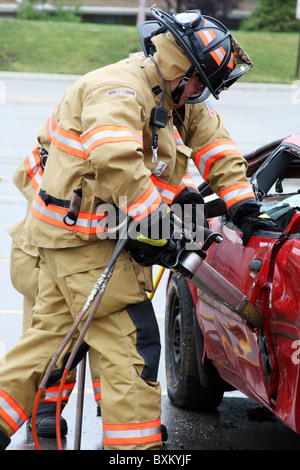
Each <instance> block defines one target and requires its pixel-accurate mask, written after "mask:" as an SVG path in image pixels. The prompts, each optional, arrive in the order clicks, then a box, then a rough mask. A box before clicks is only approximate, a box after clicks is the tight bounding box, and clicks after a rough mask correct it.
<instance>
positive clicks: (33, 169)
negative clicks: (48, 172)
mask: <svg viewBox="0 0 300 470" xmlns="http://www.w3.org/2000/svg"><path fill="white" fill-rule="evenodd" d="M24 163H25V170H26V173H27V175H28V176H29V178H30V179H31V184H32V187H33V189H34V191H35V192H37V191H38V189H39V186H40V184H41V181H42V177H43V170H42V167H41V159H40V154H39V150H38V146H37V145H36V146H35V147H34V149H33V150H32V152H31V153H30V154H29V155H27V157H25V160H24Z"/></svg>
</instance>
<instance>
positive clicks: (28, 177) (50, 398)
mask: <svg viewBox="0 0 300 470" xmlns="http://www.w3.org/2000/svg"><path fill="white" fill-rule="evenodd" d="M33 156H34V151H33V152H32V153H31V154H29V155H27V156H26V158H25V160H24V162H22V163H21V164H20V165H19V167H18V168H17V170H16V171H15V173H14V175H13V181H14V183H15V185H16V186H17V187H18V189H19V190H20V191H21V193H22V194H23V195H24V196H25V198H26V199H27V201H28V204H30V203H31V202H32V200H33V198H34V196H35V193H36V191H37V188H38V187H39V184H40V181H41V180H40V178H39V177H40V176H41V175H42V173H43V168H44V165H45V163H46V159H44V160H42V159H40V158H39V159H37V160H36V167H35V171H31V170H30V168H31V166H30V160H31V158H32V157H33ZM24 223H25V219H24V220H22V221H21V222H19V223H17V224H15V225H14V226H13V227H11V228H10V229H9V231H8V233H9V234H10V235H11V237H12V245H11V256H10V277H11V281H12V284H13V286H14V287H15V289H16V290H17V291H18V292H20V293H21V294H22V295H23V333H24V332H25V331H26V330H27V329H28V328H29V326H30V323H31V320H32V314H33V310H34V305H35V302H36V296H37V292H38V275H39V267H38V248H37V246H33V245H30V244H28V243H26V242H25V241H24V240H23V239H22V232H23V227H24ZM89 365H90V370H91V377H92V385H93V391H94V398H95V401H96V404H97V415H98V416H101V405H100V403H101V382H100V374H99V354H98V353H97V352H96V351H94V350H93V349H90V350H89ZM75 382H76V369H75V368H74V369H73V371H71V372H70V374H69V375H68V379H67V381H66V384H65V386H64V390H63V396H62V406H61V411H63V409H64V407H65V406H66V404H67V403H68V400H69V397H70V395H71V393H72V391H73V389H74V386H75ZM58 392H59V383H55V384H54V385H52V386H51V387H49V388H47V389H46V393H45V398H44V400H43V402H42V403H41V404H40V406H39V408H38V411H37V420H36V429H37V435H38V436H40V437H50V438H51V437H56V423H55V416H56V404H57V400H58ZM27 424H28V427H29V429H31V420H30V418H29V419H28V421H27ZM67 431H68V425H67V422H66V420H65V419H64V418H63V417H62V416H61V418H60V433H61V436H62V437H64V436H65V435H66V434H67Z"/></svg>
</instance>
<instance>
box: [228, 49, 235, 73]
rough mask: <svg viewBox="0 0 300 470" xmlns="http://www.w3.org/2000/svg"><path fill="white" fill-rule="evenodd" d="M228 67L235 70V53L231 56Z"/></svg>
mask: <svg viewBox="0 0 300 470" xmlns="http://www.w3.org/2000/svg"><path fill="white" fill-rule="evenodd" d="M227 67H229V68H230V69H232V70H233V68H234V54H233V52H232V53H231V55H230V60H229V62H228V64H227Z"/></svg>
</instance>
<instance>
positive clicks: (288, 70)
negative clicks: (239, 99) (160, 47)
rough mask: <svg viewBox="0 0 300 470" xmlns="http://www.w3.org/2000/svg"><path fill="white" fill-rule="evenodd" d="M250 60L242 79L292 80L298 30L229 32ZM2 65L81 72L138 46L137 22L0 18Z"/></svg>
mask: <svg viewBox="0 0 300 470" xmlns="http://www.w3.org/2000/svg"><path fill="white" fill-rule="evenodd" d="M233 35H234V36H235V37H236V39H237V40H238V41H239V42H240V43H241V44H242V46H243V47H244V48H245V50H246V51H247V53H248V54H249V55H250V57H251V58H252V60H253V62H254V65H255V66H254V67H253V69H252V70H251V71H250V72H249V73H247V75H246V76H245V77H243V78H242V80H244V81H251V82H265V83H266V82H269V83H292V82H293V81H294V80H295V71H296V63H297V53H298V34H297V33H268V32H246V31H236V32H233ZM0 43H1V48H0V70H2V71H15V72H35V73H45V72H46V73H63V74H79V75H81V74H84V73H86V72H88V71H90V70H93V69H95V68H98V67H102V66H104V65H107V64H109V63H111V62H116V61H118V60H120V59H123V58H124V57H126V56H127V55H128V54H130V53H131V52H135V51H139V50H141V45H140V40H139V35H138V31H137V28H136V27H133V26H120V25H104V24H92V23H62V22H52V21H27V20H13V21H11V20H0Z"/></svg>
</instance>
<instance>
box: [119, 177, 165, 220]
mask: <svg viewBox="0 0 300 470" xmlns="http://www.w3.org/2000/svg"><path fill="white" fill-rule="evenodd" d="M160 204H161V196H160V194H159V192H158V190H157V189H156V187H155V186H154V184H153V182H152V181H150V184H149V186H148V188H147V190H146V191H145V192H144V193H143V194H142V195H141V196H140V197H139V198H138V199H136V201H134V202H133V203H132V204H129V206H127V208H125V209H124V210H125V212H126V213H127V214H128V215H129V216H130V217H132V218H133V219H135V220H141V219H143V218H144V217H147V216H148V215H149V214H151V212H153V211H154V210H156V209H158V207H159V205H160Z"/></svg>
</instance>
